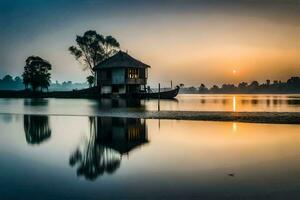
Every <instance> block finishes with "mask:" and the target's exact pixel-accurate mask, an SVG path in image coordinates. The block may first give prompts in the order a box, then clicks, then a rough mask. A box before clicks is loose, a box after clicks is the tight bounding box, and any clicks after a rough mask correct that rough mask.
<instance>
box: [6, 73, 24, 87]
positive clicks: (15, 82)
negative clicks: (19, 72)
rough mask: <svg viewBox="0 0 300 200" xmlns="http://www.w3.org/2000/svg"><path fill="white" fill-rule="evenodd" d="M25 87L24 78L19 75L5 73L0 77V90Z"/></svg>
mask: <svg viewBox="0 0 300 200" xmlns="http://www.w3.org/2000/svg"><path fill="white" fill-rule="evenodd" d="M23 88H24V85H23V80H22V79H21V78H20V77H19V76H17V77H15V78H13V77H12V76H11V75H5V76H4V77H3V78H2V79H0V90H21V89H23Z"/></svg>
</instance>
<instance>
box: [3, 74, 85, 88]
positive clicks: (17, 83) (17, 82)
mask: <svg viewBox="0 0 300 200" xmlns="http://www.w3.org/2000/svg"><path fill="white" fill-rule="evenodd" d="M87 87H88V84H87V83H73V82H72V81H64V82H62V83H59V82H58V81H56V82H55V83H51V82H50V87H49V91H70V90H75V89H78V90H80V89H84V88H87ZM24 89H25V86H24V84H23V79H22V78H21V77H19V76H16V77H13V76H11V75H5V76H4V77H3V78H2V79H0V90H24Z"/></svg>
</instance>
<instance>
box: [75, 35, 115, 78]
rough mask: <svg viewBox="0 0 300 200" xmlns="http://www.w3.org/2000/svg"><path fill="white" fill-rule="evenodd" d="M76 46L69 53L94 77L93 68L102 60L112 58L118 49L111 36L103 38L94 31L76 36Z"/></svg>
mask: <svg viewBox="0 0 300 200" xmlns="http://www.w3.org/2000/svg"><path fill="white" fill-rule="evenodd" d="M76 43H77V46H71V47H69V51H70V52H71V54H72V55H74V56H75V58H76V60H78V61H79V62H80V63H81V64H82V65H83V66H84V70H89V71H90V72H91V74H92V75H93V76H94V75H95V72H94V70H93V68H94V67H95V66H96V65H97V64H98V63H100V62H101V61H103V60H104V59H106V58H108V57H110V56H112V55H113V54H114V53H115V52H116V50H117V49H119V47H120V44H119V42H118V41H117V40H116V39H115V38H114V37H112V36H103V35H101V34H98V33H97V32H96V31H92V30H89V31H86V32H85V33H84V34H83V36H79V35H77V36H76Z"/></svg>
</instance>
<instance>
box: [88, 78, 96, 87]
mask: <svg viewBox="0 0 300 200" xmlns="http://www.w3.org/2000/svg"><path fill="white" fill-rule="evenodd" d="M86 80H87V82H88V84H89V86H90V87H92V86H93V85H94V83H95V77H94V76H88V77H86Z"/></svg>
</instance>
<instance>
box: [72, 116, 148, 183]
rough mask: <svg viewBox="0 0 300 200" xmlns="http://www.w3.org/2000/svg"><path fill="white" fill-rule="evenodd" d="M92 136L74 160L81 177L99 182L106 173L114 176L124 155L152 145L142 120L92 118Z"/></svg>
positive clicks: (73, 164)
mask: <svg viewBox="0 0 300 200" xmlns="http://www.w3.org/2000/svg"><path fill="white" fill-rule="evenodd" d="M89 121H90V134H89V137H88V138H87V139H86V140H85V141H84V142H83V144H82V146H79V147H78V148H77V149H76V150H75V152H74V153H73V154H72V155H71V157H70V160H69V162H70V165H71V166H72V167H73V166H75V165H76V166H77V175H78V176H84V177H85V178H86V179H88V180H95V179H96V178H97V177H98V176H101V175H104V174H105V173H108V174H112V173H114V172H115V171H116V170H117V169H118V168H119V167H120V164H121V159H122V155H123V154H128V153H129V151H131V150H132V149H134V148H135V147H137V146H140V145H142V144H144V143H146V142H148V140H147V138H146V136H147V135H146V128H145V127H146V125H145V123H144V122H143V124H142V123H141V119H125V118H123V119H121V118H120V119H119V118H110V117H106V118H105V117H104V118H100V117H98V118H96V117H90V118H89Z"/></svg>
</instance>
